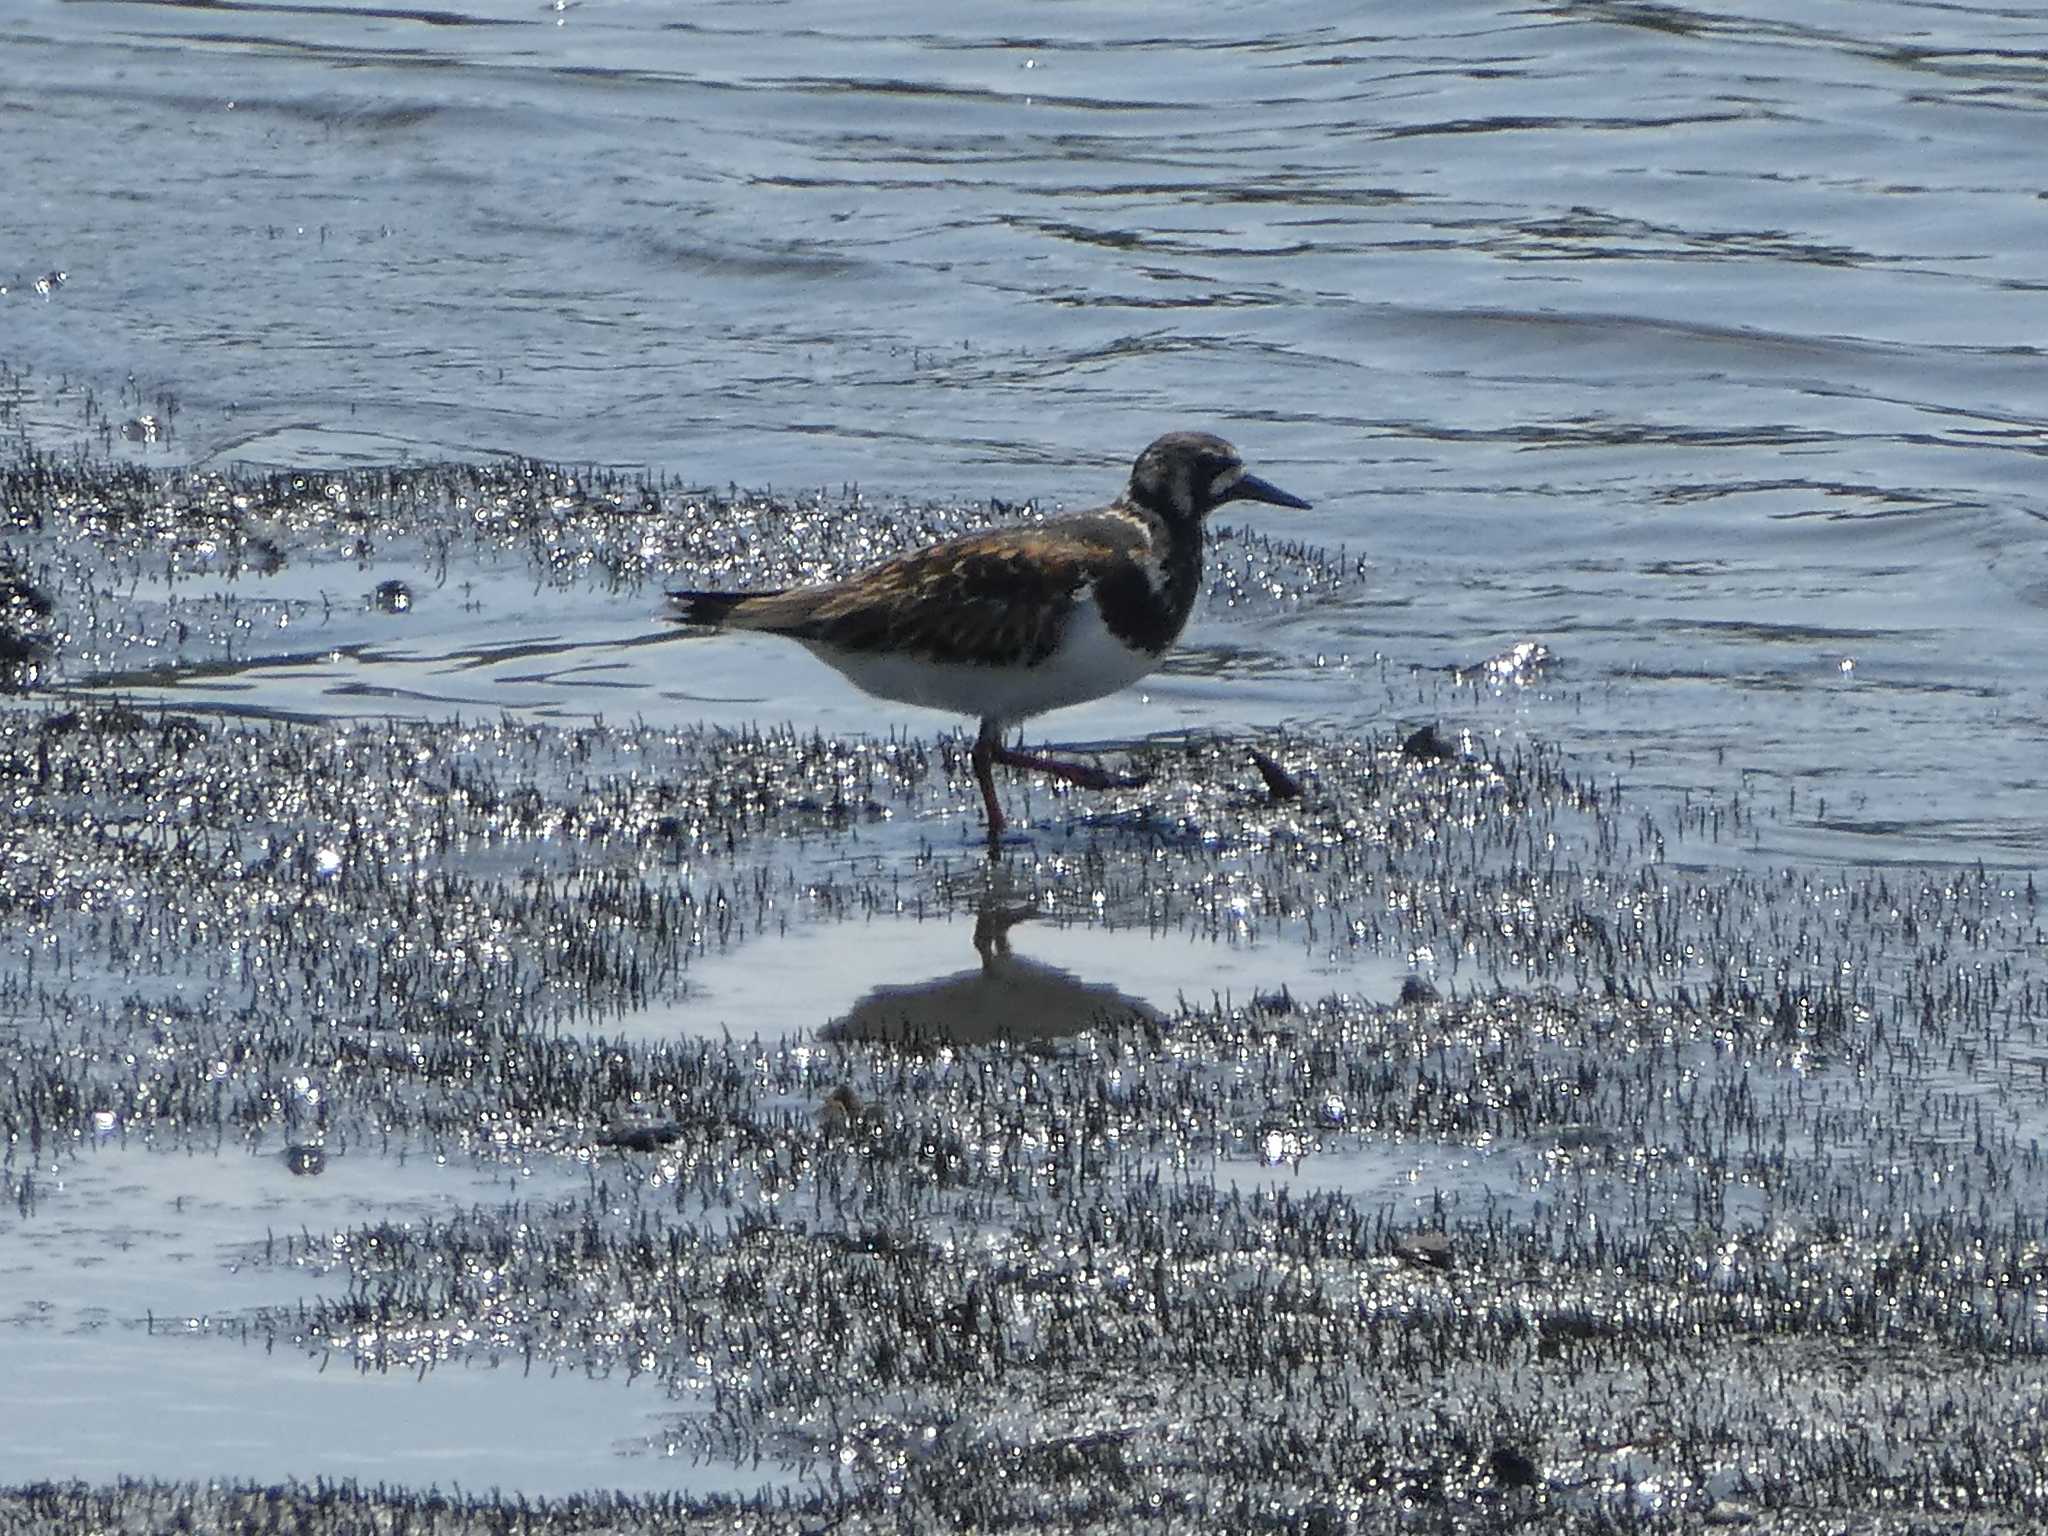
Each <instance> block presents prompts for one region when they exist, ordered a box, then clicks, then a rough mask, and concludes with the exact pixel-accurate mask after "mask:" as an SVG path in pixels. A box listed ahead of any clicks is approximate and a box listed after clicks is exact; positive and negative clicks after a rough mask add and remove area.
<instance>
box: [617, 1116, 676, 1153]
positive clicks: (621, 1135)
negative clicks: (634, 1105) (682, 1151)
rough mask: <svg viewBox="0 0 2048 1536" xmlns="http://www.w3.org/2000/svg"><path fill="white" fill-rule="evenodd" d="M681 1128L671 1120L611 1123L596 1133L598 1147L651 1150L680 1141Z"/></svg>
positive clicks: (632, 1150) (622, 1149) (624, 1150)
mask: <svg viewBox="0 0 2048 1536" xmlns="http://www.w3.org/2000/svg"><path fill="white" fill-rule="evenodd" d="M682 1135H683V1128H682V1127H681V1126H680V1125H678V1124H676V1122H675V1121H673V1120H657V1121H654V1122H652V1123H650V1124H647V1125H611V1126H607V1127H605V1129H603V1130H601V1131H599V1132H598V1133H597V1144H598V1145H599V1146H600V1147H617V1148H618V1149H619V1150H620V1151H622V1152H653V1151H657V1150H659V1149H660V1148H662V1147H666V1146H668V1145H670V1144H671V1143H673V1142H677V1141H680V1140H681V1139H682Z"/></svg>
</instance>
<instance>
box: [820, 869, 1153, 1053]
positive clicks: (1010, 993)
mask: <svg viewBox="0 0 2048 1536" xmlns="http://www.w3.org/2000/svg"><path fill="white" fill-rule="evenodd" d="M1032 915H1033V910H1032V909H1031V908H1030V907H1022V906H1016V907H1012V906H1003V905H1000V904H997V903H995V902H990V903H988V904H985V905H984V906H983V907H982V908H981V910H980V912H979V914H978V915H977V916H976V918H975V923H974V948H975V952H976V953H977V954H978V955H979V956H980V959H981V963H980V964H979V965H977V966H975V967H974V968H972V969H970V970H964V971H957V972H954V973H953V974H951V975H947V976H940V977H938V978H936V979H934V980H931V981H919V982H909V983H902V984H896V985H890V986H881V987H876V988H875V989H874V990H873V991H872V992H870V993H868V994H867V995H866V996H865V997H863V998H862V999H861V1000H860V1001H859V1002H857V1003H855V1004H854V1005H853V1007H852V1009H851V1010H849V1011H848V1012H847V1013H846V1014H845V1015H844V1016H842V1017H840V1018H837V1019H834V1020H833V1021H832V1022H831V1023H830V1024H827V1025H826V1026H825V1027H824V1028H823V1029H822V1030H820V1031H819V1034H820V1035H821V1036H822V1037H823V1038H824V1039H826V1040H833V1041H844V1042H863V1043H875V1042H883V1043H887V1044H890V1045H902V1046H912V1047H920V1046H921V1047H927V1048H929V1047H936V1046H943V1045H986V1044H993V1043H995V1042H998V1041H1005V1040H1008V1041H1027V1040H1053V1039H1060V1038H1063V1037H1065V1036H1069V1035H1078V1034H1080V1033H1082V1032H1083V1031H1085V1030H1091V1029H1100V1030H1106V1031H1122V1030H1126V1029H1130V1028H1132V1027H1133V1026H1135V1027H1137V1028H1139V1029H1142V1030H1143V1031H1145V1033H1146V1034H1147V1035H1148V1036H1149V1037H1152V1038H1154V1039H1156V1038H1157V1036H1158V1034H1159V1031H1160V1029H1161V1028H1162V1026H1163V1025H1164V1024H1165V1022H1166V1016H1165V1015H1164V1014H1162V1013H1161V1012H1160V1011H1159V1010H1158V1009H1157V1008H1154V1007H1153V1006H1152V1005H1151V1004H1150V1003H1147V1002H1145V1001H1143V1000H1142V999H1140V998H1136V997H1132V996H1131V995H1130V994H1128V993H1125V992H1120V991H1118V990H1117V989H1116V988H1115V987H1112V986H1110V985H1108V984H1107V983H1104V982H1086V981H1082V980H1081V979H1080V978H1079V977H1077V976H1075V975H1074V974H1073V973H1072V972H1071V971H1065V970H1062V969H1060V968H1059V967H1058V966H1056V965H1047V964H1046V963H1045V962H1043V961H1040V960H1032V959H1029V958H1027V957H1025V956H1022V955H1019V954H1016V953H1014V952H1013V951H1012V950H1011V948H1010V930H1011V929H1012V928H1014V927H1015V926H1016V925H1017V924H1018V923H1020V922H1023V921H1024V920H1025V919H1026V918H1028V917H1031V916H1032Z"/></svg>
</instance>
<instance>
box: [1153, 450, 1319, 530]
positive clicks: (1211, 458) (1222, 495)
mask: <svg viewBox="0 0 2048 1536" xmlns="http://www.w3.org/2000/svg"><path fill="white" fill-rule="evenodd" d="M1124 499H1125V500H1126V501H1128V502H1131V503H1132V504H1134V505H1136V506H1139V507H1143V508H1144V509H1145V510H1146V511H1148V512H1153V513H1156V514H1157V515H1158V516H1160V517H1163V518H1168V519H1171V520H1174V521H1182V522H1200V521H1201V520H1202V519H1203V518H1205V517H1207V516H1208V515H1209V514H1210V513H1211V512H1213V511H1215V510H1216V509H1217V508H1218V507H1220V506H1222V505H1223V503H1225V502H1226V501H1263V502H1269V503H1271V504H1272V505H1273V506H1276V507H1299V508H1304V509H1305V508H1306V507H1307V506H1308V503H1307V502H1305V501H1303V500H1302V499H1301V498H1300V497H1299V496H1290V495H1289V494H1288V493H1287V492H1285V491H1283V490H1281V489H1280V488H1279V487H1278V486H1276V485H1271V484H1269V483H1267V482H1266V481H1264V480H1261V479H1260V478H1259V477H1258V476H1257V475H1255V474H1252V473H1251V472H1250V471H1249V470H1247V469H1246V468H1245V467H1244V460H1242V459H1240V458H1239V457H1238V456H1237V450H1236V449H1235V448H1233V447H1231V446H1230V444H1228V443H1226V442H1225V441H1223V439H1222V438H1220V437H1213V436H1211V435H1210V434H1209V433H1207V432H1169V433H1167V434H1166V436H1164V437H1162V438H1160V439H1158V440H1157V441H1156V442H1154V443H1153V444H1152V445H1151V446H1150V447H1149V448H1147V449H1146V450H1145V451H1144V452H1143V453H1141V454H1139V455H1138V461H1137V463H1135V464H1133V465H1132V466H1131V483H1130V487H1129V488H1128V489H1127V490H1126V491H1125V492H1124Z"/></svg>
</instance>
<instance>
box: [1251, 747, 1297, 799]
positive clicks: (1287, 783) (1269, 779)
mask: <svg viewBox="0 0 2048 1536" xmlns="http://www.w3.org/2000/svg"><path fill="white" fill-rule="evenodd" d="M1247 750H1248V751H1250V753H1251V755H1252V765H1253V766H1254V767H1256V768H1257V769H1258V770H1259V777H1260V778H1262V779H1264V780H1265V781H1266V792H1267V793H1268V794H1270V795H1271V796H1272V797H1273V798H1274V799H1275V800H1299V799H1300V798H1301V796H1302V784H1301V780H1300V779H1298V778H1296V777H1295V776H1294V775H1293V774H1291V773H1289V772H1288V771H1287V769H1286V768H1284V767H1282V766H1281V764H1280V763H1279V762H1278V761H1277V760H1276V759H1274V758H1272V757H1269V756H1267V755H1266V754H1265V753H1264V752H1261V751H1260V750H1259V749H1258V748H1257V747H1251V748H1248V749H1247Z"/></svg>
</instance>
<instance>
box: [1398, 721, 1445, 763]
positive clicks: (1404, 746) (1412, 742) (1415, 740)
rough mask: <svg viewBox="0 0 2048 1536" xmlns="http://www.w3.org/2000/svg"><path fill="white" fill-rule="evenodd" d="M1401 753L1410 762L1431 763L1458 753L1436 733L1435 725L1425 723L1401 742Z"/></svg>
mask: <svg viewBox="0 0 2048 1536" xmlns="http://www.w3.org/2000/svg"><path fill="white" fill-rule="evenodd" d="M1401 755H1402V756H1403V757H1405V758H1408V759H1409V760H1410V761H1412V762H1418V763H1433V762H1441V761H1442V760H1443V759H1445V758H1447V757H1456V756H1457V755H1458V754H1457V753H1456V752H1455V751H1453V750H1452V749H1451V745H1450V743H1449V742H1447V741H1445V740H1444V739H1443V737H1441V736H1439V735H1438V734H1437V730H1436V727H1435V726H1433V725H1425V726H1423V727H1422V728H1421V729H1420V730H1418V731H1415V732H1412V733H1411V734H1410V735H1409V737H1408V739H1407V740H1406V741H1404V742H1402V743H1401Z"/></svg>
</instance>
